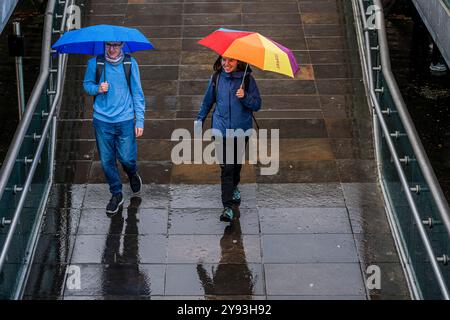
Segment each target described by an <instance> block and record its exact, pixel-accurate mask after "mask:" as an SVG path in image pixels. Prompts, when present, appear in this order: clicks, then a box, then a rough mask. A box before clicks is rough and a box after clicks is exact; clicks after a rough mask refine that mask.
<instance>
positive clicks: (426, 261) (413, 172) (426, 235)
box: [353, 0, 450, 300]
mask: <svg viewBox="0 0 450 320" xmlns="http://www.w3.org/2000/svg"><path fill="white" fill-rule="evenodd" d="M353 7H354V12H355V16H356V17H357V19H356V20H357V21H356V25H357V31H358V34H359V45H360V51H361V58H362V64H363V69H364V78H365V82H366V86H367V91H368V98H369V101H370V103H371V105H372V107H373V119H374V131H375V140H376V149H377V160H378V165H379V168H378V169H379V176H380V182H381V186H382V189H383V193H384V195H385V198H386V202H387V203H386V204H387V207H388V213H389V217H390V222H391V226H392V229H393V233H394V238H396V243H397V244H398V248H399V251H400V253H401V257H402V260H403V261H402V263H403V265H404V267H405V271H406V273H407V277H408V280H409V284H410V287H411V291H412V295H413V297H414V298H416V299H445V300H449V299H450V296H449V290H448V287H449V286H450V266H448V262H449V249H450V210H449V206H448V203H447V201H446V199H445V197H444V194H443V192H442V190H441V188H440V185H439V183H438V181H437V179H436V175H435V174H434V171H433V169H432V167H431V165H430V161H429V160H428V157H427V155H426V153H425V151H424V148H423V146H422V143H421V141H420V139H419V137H418V134H417V132H416V129H415V127H414V124H413V122H412V120H411V117H410V115H409V112H408V109H407V106H406V105H405V102H404V100H403V98H402V95H401V93H400V90H399V88H398V85H397V83H396V81H395V78H394V76H393V74H392V70H391V65H390V56H389V48H388V43H387V37H386V30H385V24H384V15H383V10H382V4H381V1H380V0H353ZM430 267H431V270H430Z"/></svg>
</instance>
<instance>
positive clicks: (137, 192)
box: [131, 175, 142, 194]
mask: <svg viewBox="0 0 450 320" xmlns="http://www.w3.org/2000/svg"><path fill="white" fill-rule="evenodd" d="M138 178H139V182H140V183H141V187H140V188H139V190H138V191H136V192H135V191H133V189H131V191H133V194H139V193H140V192H141V189H142V179H141V176H140V175H138Z"/></svg>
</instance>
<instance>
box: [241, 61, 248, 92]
mask: <svg viewBox="0 0 450 320" xmlns="http://www.w3.org/2000/svg"><path fill="white" fill-rule="evenodd" d="M247 69H248V63H247V65H246V66H245V71H244V76H243V77H242V82H241V89H242V87H243V86H244V79H245V75H246V74H247Z"/></svg>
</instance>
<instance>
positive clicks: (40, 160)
mask: <svg viewBox="0 0 450 320" xmlns="http://www.w3.org/2000/svg"><path fill="white" fill-rule="evenodd" d="M73 2H74V0H65V1H63V0H49V1H48V3H47V8H46V13H45V20H44V28H43V29H44V30H43V40H42V53H41V65H40V73H39V76H38V80H37V82H36V84H35V86H34V88H33V91H32V93H31V96H30V98H29V100H28V103H27V106H26V109H25V113H24V114H23V118H22V120H21V122H20V123H19V125H18V127H17V130H16V132H15V135H14V137H13V140H12V142H11V145H10V148H9V150H8V153H7V155H6V157H5V161H4V162H3V166H2V168H1V171H0V249H1V251H0V298H4V299H18V298H20V297H21V296H22V294H23V290H24V284H25V282H26V278H27V276H28V273H29V267H30V262H31V261H32V259H33V256H34V251H35V247H36V243H37V238H38V235H39V228H40V224H41V220H42V214H43V209H44V206H45V204H46V201H47V198H48V194H49V190H50V187H51V182H52V179H53V159H54V149H55V141H56V140H55V135H56V115H57V113H58V111H59V106H60V103H61V97H62V90H63V83H64V76H65V69H66V64H67V56H66V55H57V54H56V53H55V52H54V51H52V50H51V45H52V43H54V42H55V41H56V40H57V37H59V36H60V35H61V34H63V33H64V32H65V31H66V29H67V28H66V21H67V18H68V16H69V14H70V12H69V11H68V9H69V7H70V5H72V4H73Z"/></svg>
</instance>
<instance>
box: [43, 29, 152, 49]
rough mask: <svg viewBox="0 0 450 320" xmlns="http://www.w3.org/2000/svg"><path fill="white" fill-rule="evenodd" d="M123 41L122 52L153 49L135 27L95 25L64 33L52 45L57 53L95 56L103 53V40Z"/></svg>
mask: <svg viewBox="0 0 450 320" xmlns="http://www.w3.org/2000/svg"><path fill="white" fill-rule="evenodd" d="M108 41H111V42H124V46H123V52H124V53H131V52H135V51H141V50H151V49H154V47H153V45H152V44H151V43H150V41H148V40H147V38H146V37H145V36H144V35H143V34H142V33H141V32H140V31H139V30H137V29H132V28H126V27H119V26H112V25H97V26H91V27H86V28H82V29H79V30H73V31H69V32H66V33H64V35H63V36H62V37H61V38H59V40H58V41H57V42H56V43H55V44H54V45H53V46H52V48H53V49H55V50H56V51H57V52H59V53H79V54H88V55H92V56H97V55H101V54H104V53H105V42H108Z"/></svg>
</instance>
